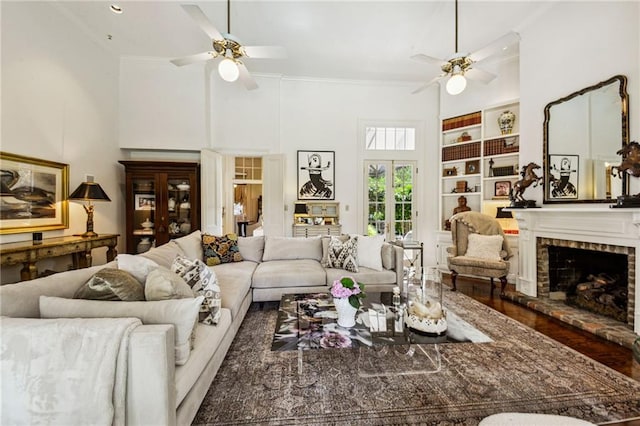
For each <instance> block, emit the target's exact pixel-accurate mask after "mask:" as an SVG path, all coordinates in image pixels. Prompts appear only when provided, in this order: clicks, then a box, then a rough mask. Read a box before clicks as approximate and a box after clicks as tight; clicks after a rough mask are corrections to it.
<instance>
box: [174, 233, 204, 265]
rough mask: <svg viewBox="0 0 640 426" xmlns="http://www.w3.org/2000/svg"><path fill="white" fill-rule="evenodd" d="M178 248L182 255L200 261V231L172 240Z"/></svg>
mask: <svg viewBox="0 0 640 426" xmlns="http://www.w3.org/2000/svg"><path fill="white" fill-rule="evenodd" d="M173 241H175V242H176V244H178V245H179V246H180V248H181V249H182V251H183V252H184V255H185V256H187V257H188V258H189V259H202V235H201V234H200V231H193V232H192V233H190V234H189V235H185V236H184V237H180V238H176V239H175V240H173Z"/></svg>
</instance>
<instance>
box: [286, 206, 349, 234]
mask: <svg viewBox="0 0 640 426" xmlns="http://www.w3.org/2000/svg"><path fill="white" fill-rule="evenodd" d="M339 222H340V203H336V202H326V201H323V202H316V201H309V202H301V203H296V205H295V211H294V215H293V236H294V237H315V236H317V235H340V233H341V230H342V225H340V223H339Z"/></svg>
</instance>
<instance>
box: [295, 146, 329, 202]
mask: <svg viewBox="0 0 640 426" xmlns="http://www.w3.org/2000/svg"><path fill="white" fill-rule="evenodd" d="M334 157H335V152H334V151H298V199H299V200H333V199H335V192H334V191H335V188H334V184H333V181H334V179H335V163H334V161H335V159H334Z"/></svg>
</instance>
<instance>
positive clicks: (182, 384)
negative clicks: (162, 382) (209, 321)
mask: <svg viewBox="0 0 640 426" xmlns="http://www.w3.org/2000/svg"><path fill="white" fill-rule="evenodd" d="M230 327H231V313H230V312H229V310H228V309H223V310H222V312H221V314H220V322H219V323H218V327H208V326H206V325H202V324H197V325H196V327H195V329H194V334H195V341H194V346H193V350H192V351H191V355H190V356H189V360H188V361H187V362H186V364H184V365H178V366H176V376H175V377H176V378H175V384H176V407H177V406H179V405H180V403H181V402H182V400H183V399H184V398H185V396H186V395H187V394H188V393H189V391H190V390H191V389H192V388H193V385H194V383H195V382H196V381H197V380H198V378H199V377H200V375H201V374H202V372H203V371H204V369H205V368H206V366H207V364H208V363H209V362H210V361H211V358H212V357H213V356H224V354H220V353H218V354H216V351H217V350H218V348H219V347H220V344H221V343H222V339H223V338H224V336H225V334H226V333H227V332H228V331H229V328H230ZM214 354H215V355H214Z"/></svg>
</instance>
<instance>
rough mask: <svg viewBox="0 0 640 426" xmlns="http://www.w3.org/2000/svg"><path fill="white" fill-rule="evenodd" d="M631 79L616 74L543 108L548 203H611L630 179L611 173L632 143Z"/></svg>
mask: <svg viewBox="0 0 640 426" xmlns="http://www.w3.org/2000/svg"><path fill="white" fill-rule="evenodd" d="M628 104H629V95H628V94H627V78H626V77H625V76H622V75H617V76H615V77H612V78H610V79H609V80H606V81H603V82H600V83H598V84H596V85H594V86H591V87H586V88H584V89H582V90H579V91H577V92H575V93H572V94H570V95H568V96H566V97H564V98H562V99H558V100H557V101H553V102H551V103H549V104H548V105H547V106H546V107H545V109H544V144H543V151H544V157H543V165H544V184H545V185H544V203H545V204H547V203H573V202H582V203H612V202H614V201H615V200H616V197H618V196H619V195H623V194H624V195H626V191H627V179H628V177H626V176H625V177H623V178H619V177H618V176H617V175H616V176H614V175H612V174H611V166H617V165H619V164H620V162H621V160H622V159H621V157H620V156H619V155H617V154H616V152H617V151H618V150H620V149H621V148H622V146H623V145H625V144H627V143H628V142H629V121H628V109H627V108H628Z"/></svg>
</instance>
